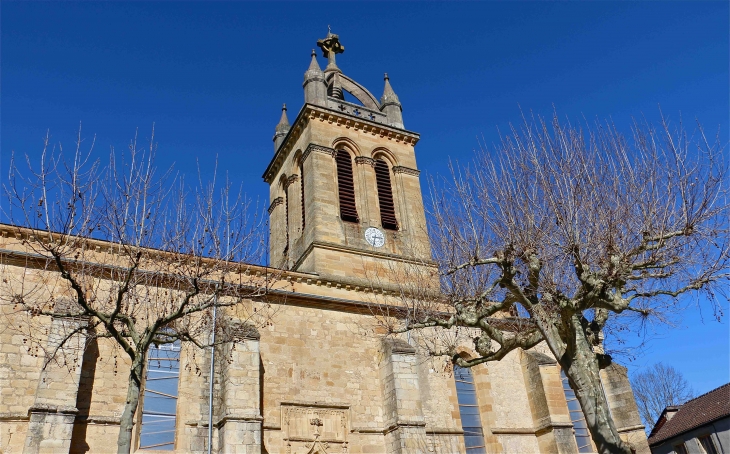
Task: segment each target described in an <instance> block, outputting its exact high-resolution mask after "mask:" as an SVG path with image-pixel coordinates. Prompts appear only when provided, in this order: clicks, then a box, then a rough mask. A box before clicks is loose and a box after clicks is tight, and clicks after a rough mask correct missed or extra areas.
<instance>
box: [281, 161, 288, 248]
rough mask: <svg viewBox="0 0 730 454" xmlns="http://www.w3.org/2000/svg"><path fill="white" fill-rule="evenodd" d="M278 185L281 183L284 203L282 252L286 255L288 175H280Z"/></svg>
mask: <svg viewBox="0 0 730 454" xmlns="http://www.w3.org/2000/svg"><path fill="white" fill-rule="evenodd" d="M279 185H281V189H282V192H283V194H284V197H283V199H284V200H283V202H284V203H283V205H284V232H285V233H284V252H283V254H284V255H285V256H286V254H287V253H289V177H287V176H286V175H282V176H281V178H280V179H279Z"/></svg>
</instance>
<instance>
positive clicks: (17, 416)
mask: <svg viewBox="0 0 730 454" xmlns="http://www.w3.org/2000/svg"><path fill="white" fill-rule="evenodd" d="M29 419H30V416H28V414H26V413H0V421H28V420H29Z"/></svg>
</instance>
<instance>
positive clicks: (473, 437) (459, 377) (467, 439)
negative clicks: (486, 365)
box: [454, 365, 486, 454]
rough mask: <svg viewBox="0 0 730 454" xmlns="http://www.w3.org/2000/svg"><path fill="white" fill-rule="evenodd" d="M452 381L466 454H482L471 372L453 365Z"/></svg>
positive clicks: (483, 446) (483, 451)
mask: <svg viewBox="0 0 730 454" xmlns="http://www.w3.org/2000/svg"><path fill="white" fill-rule="evenodd" d="M454 379H455V380H456V397H457V399H458V401H459V414H460V415H461V428H462V429H464V445H465V446H466V452H467V454H484V453H486V448H485V444H484V432H483V430H482V419H481V418H480V417H479V406H478V405H477V390H476V387H475V386H474V379H473V378H472V375H471V370H470V369H467V368H463V367H459V366H457V365H454Z"/></svg>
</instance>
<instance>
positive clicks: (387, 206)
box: [375, 159, 398, 230]
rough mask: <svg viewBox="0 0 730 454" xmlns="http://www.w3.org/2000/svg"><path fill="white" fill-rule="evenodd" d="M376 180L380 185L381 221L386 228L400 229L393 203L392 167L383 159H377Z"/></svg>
mask: <svg viewBox="0 0 730 454" xmlns="http://www.w3.org/2000/svg"><path fill="white" fill-rule="evenodd" d="M375 181H376V182H377V185H378V202H379V204H380V223H381V224H382V225H383V228H384V229H390V230H398V221H396V219H395V205H394V204H393V187H392V185H391V184H390V169H389V168H388V164H387V163H386V162H385V161H383V160H382V159H376V160H375Z"/></svg>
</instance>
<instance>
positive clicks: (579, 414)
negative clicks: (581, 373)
mask: <svg viewBox="0 0 730 454" xmlns="http://www.w3.org/2000/svg"><path fill="white" fill-rule="evenodd" d="M560 378H561V380H562V381H563V392H564V393H565V400H566V401H568V411H569V412H570V420H571V421H572V422H573V432H574V433H575V442H576V443H577V444H578V452H593V447H592V446H591V436H590V434H589V433H588V425H587V424H586V419H585V417H584V416H583V410H581V408H580V402H578V399H577V398H576V397H575V391H573V389H572V388H571V387H570V382H569V381H568V377H566V376H565V372H563V371H562V370H561V371H560Z"/></svg>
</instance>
